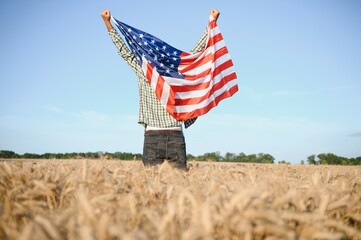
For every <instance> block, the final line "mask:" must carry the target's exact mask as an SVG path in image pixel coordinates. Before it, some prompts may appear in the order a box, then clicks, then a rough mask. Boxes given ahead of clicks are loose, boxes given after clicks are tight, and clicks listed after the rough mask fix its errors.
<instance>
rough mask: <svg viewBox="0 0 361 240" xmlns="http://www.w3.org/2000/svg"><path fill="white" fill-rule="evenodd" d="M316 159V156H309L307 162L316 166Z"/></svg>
mask: <svg viewBox="0 0 361 240" xmlns="http://www.w3.org/2000/svg"><path fill="white" fill-rule="evenodd" d="M315 158H316V155H311V156H308V157H307V162H308V164H313V165H316V164H317V162H316V160H315Z"/></svg>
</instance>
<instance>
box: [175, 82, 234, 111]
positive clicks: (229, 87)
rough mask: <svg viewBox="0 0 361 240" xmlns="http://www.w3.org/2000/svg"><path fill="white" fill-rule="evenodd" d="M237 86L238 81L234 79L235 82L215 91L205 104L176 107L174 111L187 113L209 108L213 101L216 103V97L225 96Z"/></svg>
mask: <svg viewBox="0 0 361 240" xmlns="http://www.w3.org/2000/svg"><path fill="white" fill-rule="evenodd" d="M236 85H237V79H234V80H232V81H230V82H229V83H228V84H227V85H224V86H223V87H222V88H221V89H219V90H217V91H215V92H214V93H213V95H211V96H210V97H209V98H207V99H206V100H204V101H203V102H201V103H198V104H193V105H183V106H176V107H175V110H174V111H175V112H177V113H185V112H193V111H195V110H197V109H201V108H204V107H206V106H208V105H209V104H210V103H211V102H212V101H214V100H215V98H216V97H218V96H219V95H221V94H223V93H224V92H227V91H228V90H230V89H231V88H232V87H234V86H236Z"/></svg>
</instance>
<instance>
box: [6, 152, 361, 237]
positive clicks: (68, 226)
mask: <svg viewBox="0 0 361 240" xmlns="http://www.w3.org/2000/svg"><path fill="white" fill-rule="evenodd" d="M189 166H190V169H189V171H179V170H175V169H172V168H171V167H170V166H169V165H168V164H163V165H161V166H159V167H155V168H144V167H143V165H142V163H141V162H140V161H119V160H118V161H116V160H89V159H83V160H76V159H74V160H35V161H26V160H12V161H10V160H2V161H0V239H20V240H26V239H86V240H92V239H161V240H163V239H164V240H166V239H167V240H168V239H247V240H251V239H361V174H360V172H361V167H355V166H313V165H312V166H310V165H272V164H242V163H211V162H210V163H207V162H204V163H198V162H190V163H189Z"/></svg>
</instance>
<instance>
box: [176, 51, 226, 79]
mask: <svg viewBox="0 0 361 240" xmlns="http://www.w3.org/2000/svg"><path fill="white" fill-rule="evenodd" d="M227 53H228V49H227V48H226V47H224V48H221V49H219V50H217V51H216V52H215V53H214V55H210V58H212V59H213V63H214V62H215V61H216V60H217V59H218V58H220V57H222V56H223V55H225V54H227ZM191 67H193V66H191ZM197 67H198V66H197ZM210 71H211V68H209V69H207V70H204V71H203V72H201V73H199V74H197V75H188V74H186V75H184V79H186V80H198V79H200V78H204V77H206V76H207V75H208V74H209V73H210ZM182 72H183V71H182Z"/></svg>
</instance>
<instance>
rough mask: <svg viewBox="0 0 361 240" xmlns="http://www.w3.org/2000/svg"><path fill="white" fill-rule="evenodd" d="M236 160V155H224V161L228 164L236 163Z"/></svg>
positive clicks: (228, 153)
mask: <svg viewBox="0 0 361 240" xmlns="http://www.w3.org/2000/svg"><path fill="white" fill-rule="evenodd" d="M235 159H236V154H234V153H230V152H227V153H226V154H225V155H224V161H226V162H234V161H235Z"/></svg>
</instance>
